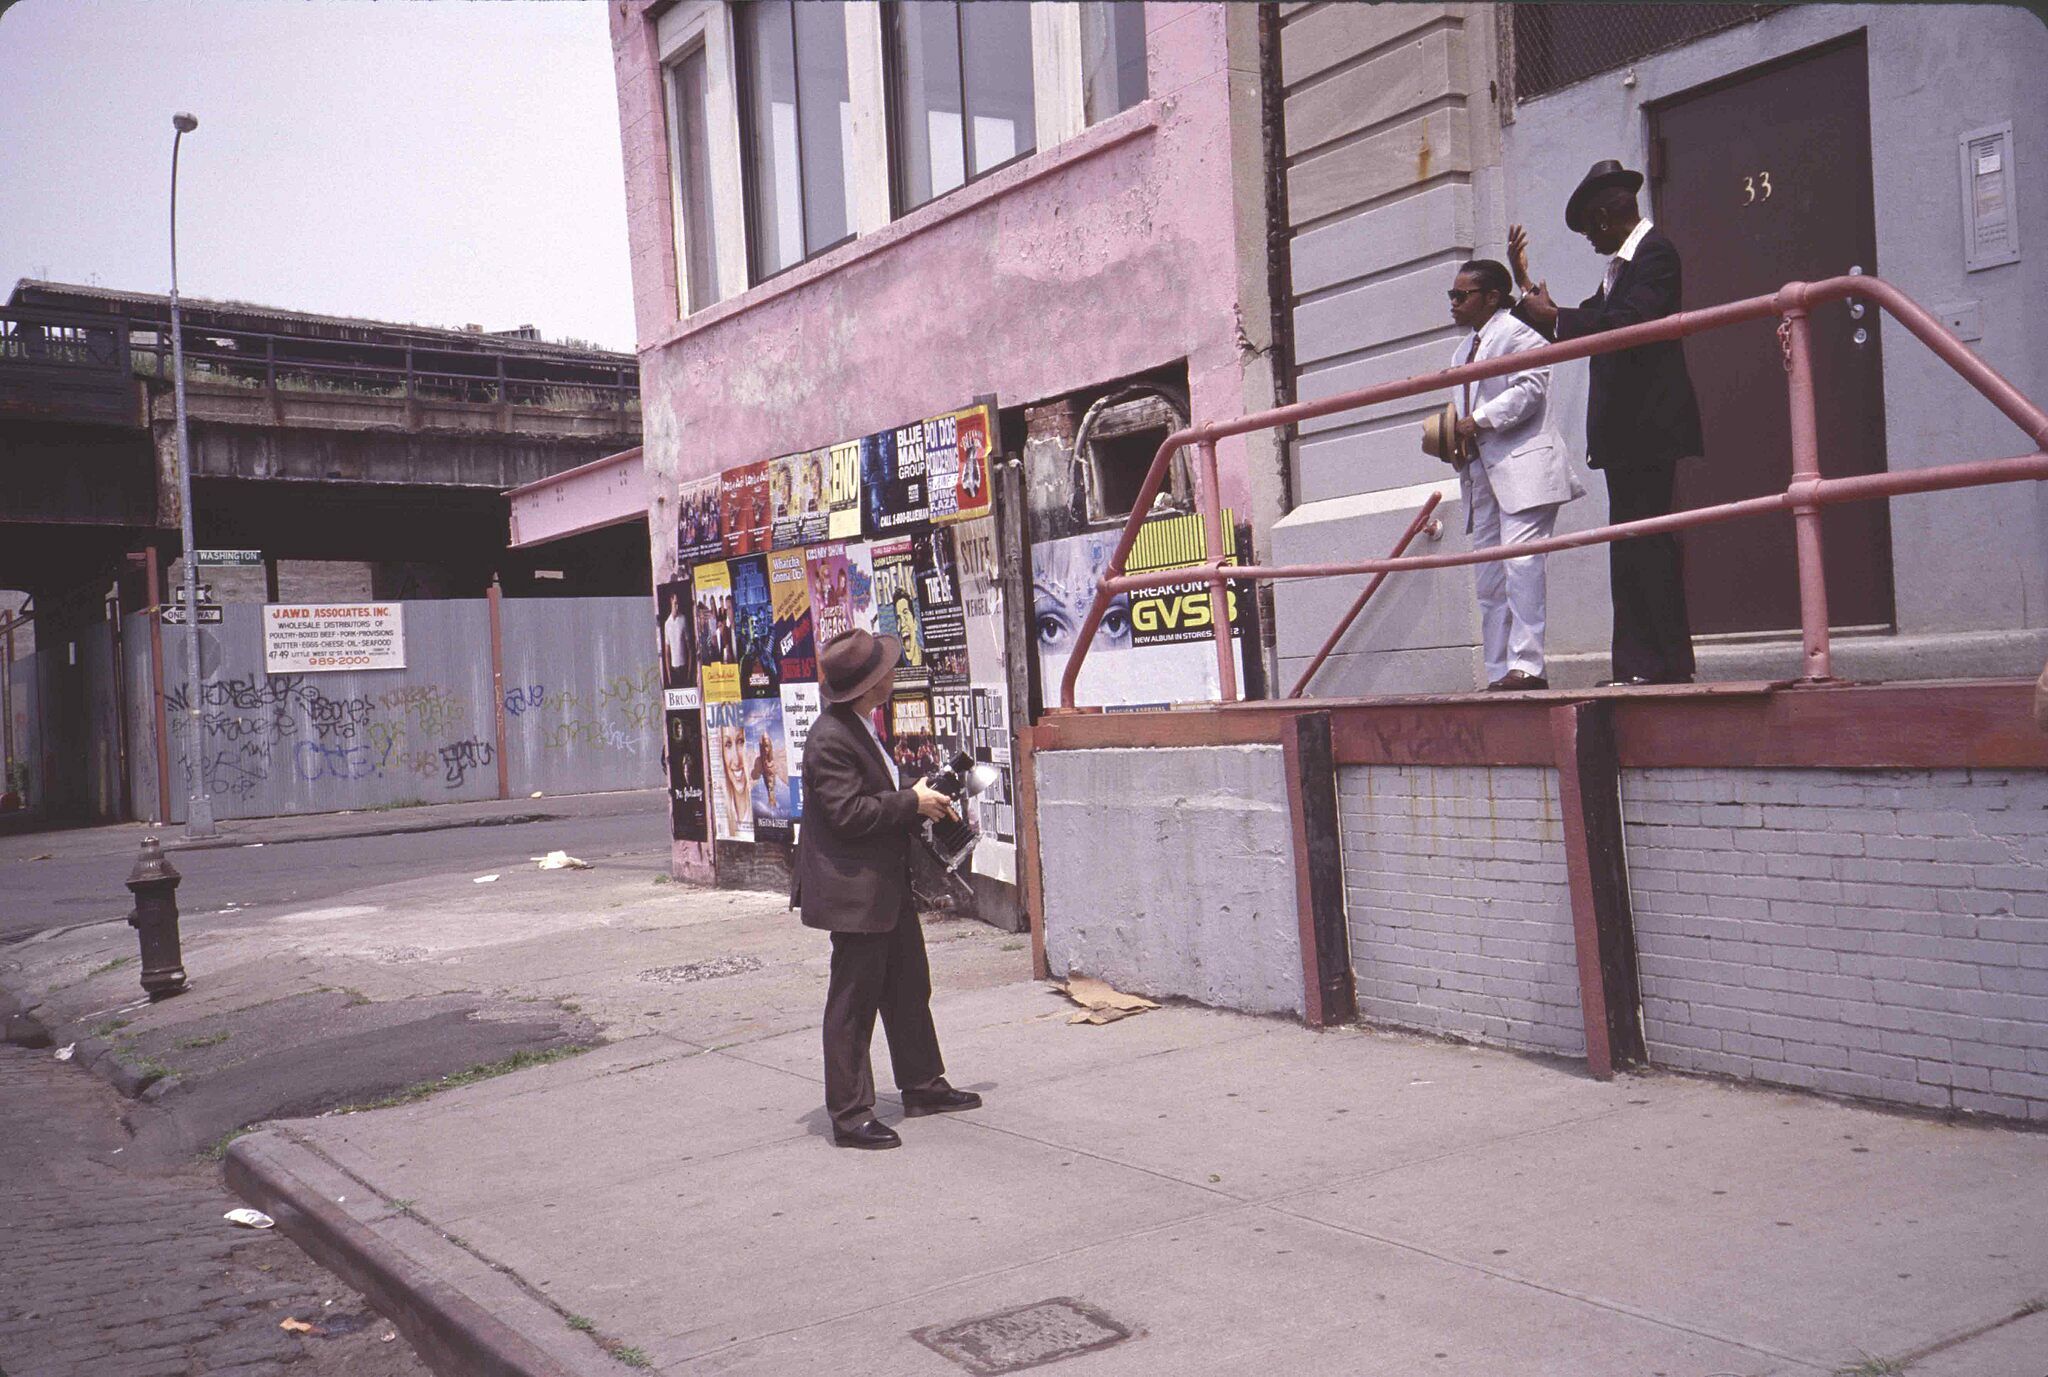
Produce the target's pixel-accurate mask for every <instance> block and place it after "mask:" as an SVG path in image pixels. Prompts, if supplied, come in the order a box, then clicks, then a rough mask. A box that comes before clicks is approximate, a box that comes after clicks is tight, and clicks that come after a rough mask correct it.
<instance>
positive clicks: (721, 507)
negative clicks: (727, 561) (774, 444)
mask: <svg viewBox="0 0 2048 1377" xmlns="http://www.w3.org/2000/svg"><path fill="white" fill-rule="evenodd" d="M718 520H719V532H720V534H721V536H722V537H723V540H724V546H725V553H726V554H727V556H732V555H751V554H756V553H758V552H760V551H762V550H766V549H767V548H768V542H769V538H770V536H771V535H772V534H773V528H774V512H773V509H772V508H771V507H770V505H769V501H768V461H767V460H765V459H763V460H761V461H760V462H759V463H755V464H743V465H741V466H740V467H738V468H734V469H727V470H726V471H725V472H724V473H723V474H721V475H719V488H718Z"/></svg>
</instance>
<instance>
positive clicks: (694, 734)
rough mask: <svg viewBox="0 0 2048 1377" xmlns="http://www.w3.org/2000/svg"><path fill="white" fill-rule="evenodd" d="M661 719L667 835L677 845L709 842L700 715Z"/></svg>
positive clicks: (675, 714) (694, 712)
mask: <svg viewBox="0 0 2048 1377" xmlns="http://www.w3.org/2000/svg"><path fill="white" fill-rule="evenodd" d="M690 692H692V693H695V692H696V690H695V689H692V690H690ZM664 718H665V726H666V728H667V733H666V750H667V753H668V815H669V830H670V833H671V834H672V835H673V836H674V837H675V839H676V840H677V841H694V842H703V841H710V840H711V832H710V829H709V827H708V826H707V821H708V820H707V818H706V816H705V805H706V804H707V803H708V802H709V801H710V800H709V798H708V797H707V796H706V794H705V791H704V714H703V713H702V712H701V711H698V710H696V709H689V710H686V711H682V712H676V711H670V712H667V713H665V714H664Z"/></svg>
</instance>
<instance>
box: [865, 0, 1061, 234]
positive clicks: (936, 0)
mask: <svg viewBox="0 0 2048 1377" xmlns="http://www.w3.org/2000/svg"><path fill="white" fill-rule="evenodd" d="M886 22H887V28H886V30H885V32H884V41H885V44H886V49H887V64H888V86H889V116H890V121H889V122H890V134H891V140H890V143H891V152H892V158H893V161H894V167H893V175H894V183H895V185H894V188H893V190H894V195H895V202H896V213H897V214H899V215H901V214H903V213H904V212H906V211H909V210H913V209H915V208H916V207H918V206H921V205H923V204H924V203H925V202H927V201H929V200H931V199H933V198H934V197H937V196H943V195H945V194H946V193H947V192H949V191H952V190H953V189H955V188H956V187H960V186H963V185H965V184H966V183H968V182H971V181H973V180H974V179H975V178H976V177H980V176H983V175H985V174H986V173H989V172H992V171H994V170H995V169H996V168H998V167H1001V166H1003V165H1004V164H1005V163H1009V162H1013V161H1015V160H1016V159H1018V158H1021V157H1023V156H1025V155H1026V154H1028V153H1030V152H1031V151H1032V150H1033V149H1035V148H1036V147H1037V144H1038V110H1037V105H1036V102H1035V99H1034V95H1033V90H1032V75H1031V6H1029V5H1022V4H989V3H979V4H972V3H970V4H958V3H954V0H897V2H896V3H893V4H891V5H890V6H889V7H888V9H887V11H886Z"/></svg>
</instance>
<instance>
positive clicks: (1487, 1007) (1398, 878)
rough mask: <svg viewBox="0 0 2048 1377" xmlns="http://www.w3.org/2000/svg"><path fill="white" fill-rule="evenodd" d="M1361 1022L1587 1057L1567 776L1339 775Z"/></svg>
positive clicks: (1506, 772)
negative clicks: (1562, 787)
mask: <svg viewBox="0 0 2048 1377" xmlns="http://www.w3.org/2000/svg"><path fill="white" fill-rule="evenodd" d="M1337 806H1338V812H1339V815H1340V818H1341V821H1342V826H1343V832H1344V882H1345V889H1346V898H1347V907H1348V911H1349V921H1350V929H1351V963H1352V969H1353V972H1354V974H1355V976H1356V979H1357V983H1358V1009H1359V1016H1360V1017H1361V1018H1363V1019H1365V1020H1367V1021H1368V1022H1375V1023H1387V1024H1394V1025H1397V1026H1400V1027H1405V1028H1418V1029H1422V1030H1425V1031H1428V1032H1435V1033H1447V1034H1452V1035H1455V1036H1458V1037H1466V1038H1472V1039H1475V1040H1478V1041H1483V1042H1493V1043H1500V1044H1503V1045H1506V1046H1510V1047H1523V1048H1532V1049H1535V1050H1539V1051H1545V1052H1556V1053H1561V1054H1565V1055H1569V1056H1583V1055H1584V1054H1585V1050H1586V1035H1585V1025H1584V1023H1583V1021H1582V1020H1581V1018H1580V1014H1579V985H1578V966H1577V962H1576V959H1575V957H1574V955H1573V947H1572V914H1571V896H1570V894H1569V892H1568V889H1567V882H1566V878H1565V855H1564V827H1563V822H1562V820H1561V817H1560V814H1559V811H1558V802H1557V776H1556V773H1555V772H1554V771H1551V770H1547V769H1534V768H1508V767H1495V768H1486V767H1463V768H1418V767H1412V766H1350V767H1345V768H1343V769H1341V770H1339V771H1338V799H1337Z"/></svg>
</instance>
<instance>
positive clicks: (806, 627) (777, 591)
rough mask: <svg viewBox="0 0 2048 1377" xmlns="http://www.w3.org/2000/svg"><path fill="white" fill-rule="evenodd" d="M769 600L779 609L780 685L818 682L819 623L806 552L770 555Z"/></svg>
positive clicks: (776, 662)
mask: <svg viewBox="0 0 2048 1377" xmlns="http://www.w3.org/2000/svg"><path fill="white" fill-rule="evenodd" d="M768 599H769V602H770V604H771V605H772V606H773V607H774V609H775V666H776V682H777V683H781V684H787V683H792V682H794V683H803V682H805V681H807V680H812V679H816V678H817V677H818V650H817V640H816V637H815V635H814V634H813V628H814V627H815V625H816V620H815V618H814V617H813V616H812V614H811V590H810V587H809V585H808V584H807V583H806V582H805V577H804V552H803V551H802V550H776V551H773V552H771V553H770V554H769V556H768Z"/></svg>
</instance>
